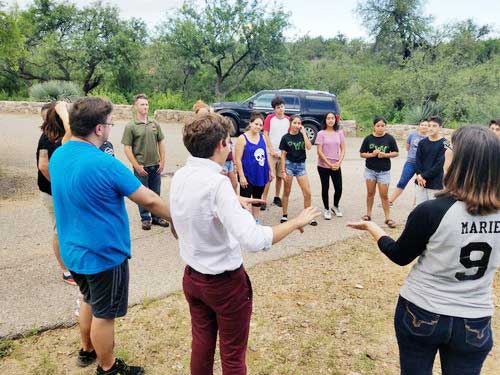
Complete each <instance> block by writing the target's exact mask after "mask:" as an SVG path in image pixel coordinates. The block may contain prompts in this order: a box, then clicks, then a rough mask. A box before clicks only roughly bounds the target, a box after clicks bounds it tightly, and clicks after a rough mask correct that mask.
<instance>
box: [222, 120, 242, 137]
mask: <svg viewBox="0 0 500 375" xmlns="http://www.w3.org/2000/svg"><path fill="white" fill-rule="evenodd" d="M224 117H225V118H227V119H229V121H231V124H233V129H232V131H231V132H230V133H229V135H230V136H231V137H236V136H237V135H238V133H239V132H240V129H239V126H238V122H237V121H236V120H235V119H234V117H231V116H224Z"/></svg>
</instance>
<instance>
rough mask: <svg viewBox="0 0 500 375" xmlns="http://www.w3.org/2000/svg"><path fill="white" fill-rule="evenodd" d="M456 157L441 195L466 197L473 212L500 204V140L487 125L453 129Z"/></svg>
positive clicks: (483, 211)
mask: <svg viewBox="0 0 500 375" xmlns="http://www.w3.org/2000/svg"><path fill="white" fill-rule="evenodd" d="M451 142H452V144H453V159H452V161H451V164H450V167H449V168H448V170H447V172H446V175H445V177H444V190H443V191H442V192H441V193H440V194H438V196H452V197H454V198H456V199H458V200H460V201H463V202H464V203H465V205H466V206H467V211H468V212H469V213H470V214H471V215H487V214H490V213H492V212H495V211H496V210H498V209H499V208H500V188H499V186H500V140H499V139H498V137H497V136H496V135H495V134H494V133H493V132H491V131H490V130H489V129H487V128H485V127H484V126H478V125H470V126H464V127H462V128H460V129H458V130H456V131H455V133H453V136H452V137H451Z"/></svg>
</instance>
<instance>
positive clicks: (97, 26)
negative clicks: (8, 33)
mask: <svg viewBox="0 0 500 375" xmlns="http://www.w3.org/2000/svg"><path fill="white" fill-rule="evenodd" d="M19 22H20V24H21V26H20V27H19V29H20V30H21V32H22V33H23V35H22V36H23V38H24V41H25V43H24V48H25V49H26V50H29V51H30V53H29V54H24V55H22V56H20V57H19V59H18V60H17V66H18V69H17V70H16V69H14V68H13V66H8V67H4V70H5V73H7V74H11V75H17V76H19V77H20V78H21V79H23V80H26V81H38V82H45V81H49V80H60V81H76V82H80V83H81V84H82V89H83V91H84V93H85V95H87V94H88V93H89V92H90V91H91V90H92V89H94V88H95V87H97V86H98V85H100V84H101V83H102V82H103V78H104V77H105V76H106V75H108V76H115V78H119V79H120V84H119V85H118V86H126V85H124V84H123V82H124V81H126V80H127V79H129V78H130V77H132V76H133V75H134V74H135V72H136V71H138V69H137V65H138V63H139V55H140V48H141V46H142V44H144V43H145V37H146V30H145V25H144V22H142V21H139V20H136V19H132V20H128V21H122V20H120V18H119V12H118V9H117V8H115V7H111V6H103V5H102V4H101V3H100V2H96V3H93V4H91V5H89V6H87V7H85V8H83V9H77V8H76V7H75V6H74V5H72V4H69V5H66V4H63V3H56V2H54V1H51V0H35V1H34V3H33V4H32V5H31V6H30V7H29V8H28V9H27V10H26V11H25V12H22V13H21V15H20V21H19ZM127 69H128V70H127Z"/></svg>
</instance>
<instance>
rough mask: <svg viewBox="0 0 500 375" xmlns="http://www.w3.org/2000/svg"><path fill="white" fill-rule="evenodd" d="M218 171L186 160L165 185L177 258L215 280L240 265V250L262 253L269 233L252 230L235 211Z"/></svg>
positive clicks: (247, 218)
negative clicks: (168, 195) (176, 241)
mask: <svg viewBox="0 0 500 375" xmlns="http://www.w3.org/2000/svg"><path fill="white" fill-rule="evenodd" d="M221 170H222V167H221V166H220V165H219V164H217V163H215V162H214V161H212V160H210V159H203V158H195V157H192V156H190V157H189V158H188V159H187V162H186V166H184V167H183V168H181V169H179V170H178V171H177V172H176V173H175V175H174V177H173V178H172V183H171V184H170V212H171V215H172V220H173V223H174V226H175V230H176V231H177V235H178V236H179V247H180V255H181V257H182V259H183V260H184V261H185V262H186V263H187V264H188V265H189V266H190V267H192V268H193V269H195V270H196V271H198V272H201V273H204V274H211V275H216V274H219V273H222V272H224V271H232V270H235V269H237V268H238V267H240V266H241V264H242V263H243V258H242V256H241V247H243V248H244V249H246V250H248V251H259V250H268V249H269V248H270V247H271V245H272V241H273V231H272V229H271V227H265V226H261V225H258V224H256V222H255V219H254V218H253V216H252V214H250V212H248V211H247V210H245V209H244V208H242V207H241V204H240V202H239V200H238V197H237V196H236V193H235V192H234V190H233V187H232V186H231V182H230V180H229V178H227V177H226V176H224V175H222V174H220V172H221Z"/></svg>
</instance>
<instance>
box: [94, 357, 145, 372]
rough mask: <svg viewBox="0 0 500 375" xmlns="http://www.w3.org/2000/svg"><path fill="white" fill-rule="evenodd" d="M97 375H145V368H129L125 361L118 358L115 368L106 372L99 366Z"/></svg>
mask: <svg viewBox="0 0 500 375" xmlns="http://www.w3.org/2000/svg"><path fill="white" fill-rule="evenodd" d="M95 373H96V374H97V375H143V374H144V368H142V367H139V366H129V365H127V364H126V363H125V361H124V360H123V359H120V358H116V359H115V363H114V364H113V367H111V368H110V369H109V370H108V371H104V370H103V369H102V367H101V366H97V370H96V372H95Z"/></svg>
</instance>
